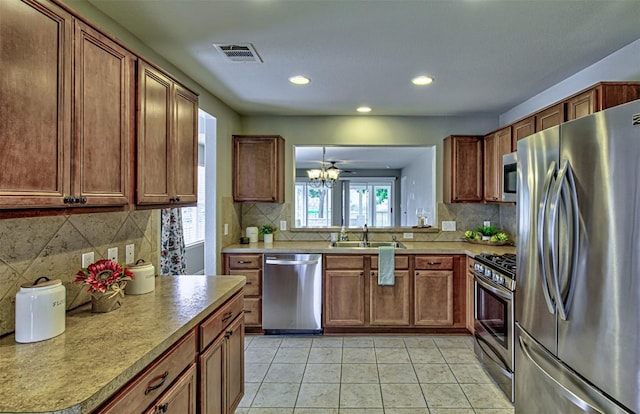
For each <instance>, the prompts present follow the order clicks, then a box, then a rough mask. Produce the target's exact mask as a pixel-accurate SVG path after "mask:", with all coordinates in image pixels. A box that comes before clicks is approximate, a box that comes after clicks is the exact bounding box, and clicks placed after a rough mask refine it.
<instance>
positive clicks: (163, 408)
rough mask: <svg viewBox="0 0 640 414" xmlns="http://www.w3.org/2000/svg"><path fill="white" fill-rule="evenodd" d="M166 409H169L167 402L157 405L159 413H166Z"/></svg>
mask: <svg viewBox="0 0 640 414" xmlns="http://www.w3.org/2000/svg"><path fill="white" fill-rule="evenodd" d="M168 409H169V403H164V404H160V405H159V406H158V412H159V413H166V412H167V410H168Z"/></svg>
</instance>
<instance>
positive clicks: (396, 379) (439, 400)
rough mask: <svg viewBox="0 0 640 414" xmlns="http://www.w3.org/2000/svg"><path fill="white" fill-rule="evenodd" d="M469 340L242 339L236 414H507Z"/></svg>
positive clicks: (503, 400)
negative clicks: (242, 367) (240, 389)
mask: <svg viewBox="0 0 640 414" xmlns="http://www.w3.org/2000/svg"><path fill="white" fill-rule="evenodd" d="M513 412H514V410H513V405H512V404H511V403H510V402H509V400H508V399H507V398H506V397H505V396H504V394H503V393H502V392H501V391H500V389H499V388H498V387H497V386H496V385H495V384H494V383H493V382H492V380H491V378H490V377H489V376H487V374H486V373H485V371H484V370H483V369H482V366H481V365H480V364H479V362H478V361H477V359H476V357H475V355H474V353H473V345H472V339H471V337H469V336H447V337H443V336H344V337H341V336H316V337H298V336H256V335H247V336H246V339H245V396H244V398H243V399H242V401H241V402H240V406H239V408H238V409H237V410H236V414H355V413H361V414H365V413H366V414H410V413H411V414H445V413H446V414H475V413H477V414H513Z"/></svg>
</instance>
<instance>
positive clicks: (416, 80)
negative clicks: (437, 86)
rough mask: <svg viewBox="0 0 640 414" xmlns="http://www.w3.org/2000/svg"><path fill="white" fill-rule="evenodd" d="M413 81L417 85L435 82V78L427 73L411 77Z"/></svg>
mask: <svg viewBox="0 0 640 414" xmlns="http://www.w3.org/2000/svg"><path fill="white" fill-rule="evenodd" d="M411 83H413V84H414V85H417V86H425V85H430V84H431V83H433V78H432V77H431V76H426V75H421V76H416V77H415V78H413V79H411Z"/></svg>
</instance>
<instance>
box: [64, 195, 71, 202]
mask: <svg viewBox="0 0 640 414" xmlns="http://www.w3.org/2000/svg"><path fill="white" fill-rule="evenodd" d="M62 202H63V203H65V204H69V203H70V202H71V197H69V196H66V197H65V198H63V199H62Z"/></svg>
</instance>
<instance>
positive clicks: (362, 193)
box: [343, 178, 394, 227]
mask: <svg viewBox="0 0 640 414" xmlns="http://www.w3.org/2000/svg"><path fill="white" fill-rule="evenodd" d="M343 185H344V188H345V189H348V190H345V191H344V194H345V200H344V202H345V203H344V205H345V206H347V208H346V209H345V217H346V221H347V223H349V227H362V226H363V225H364V224H367V225H369V226H372V227H391V226H393V225H394V222H393V188H394V180H393V179H385V178H382V179H377V178H376V179H362V180H350V181H344V182H343Z"/></svg>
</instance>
